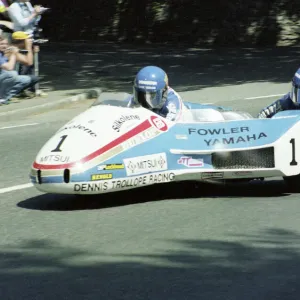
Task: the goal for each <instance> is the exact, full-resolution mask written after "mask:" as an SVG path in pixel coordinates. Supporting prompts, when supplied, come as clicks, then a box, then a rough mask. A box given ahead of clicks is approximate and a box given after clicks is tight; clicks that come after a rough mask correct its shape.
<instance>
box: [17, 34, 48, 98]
mask: <svg viewBox="0 0 300 300" xmlns="http://www.w3.org/2000/svg"><path fill="white" fill-rule="evenodd" d="M12 38H13V39H12V44H13V45H14V46H16V47H17V48H18V49H19V51H18V52H17V53H16V55H17V68H16V69H17V70H18V72H19V75H28V76H30V77H31V78H33V80H34V81H35V82H38V78H37V76H35V75H33V74H34V69H33V68H34V65H33V64H34V54H33V53H37V52H38V51H39V46H37V45H34V46H33V45H32V39H31V38H29V35H28V34H26V33H25V32H15V33H13V35H12ZM21 53H23V54H24V55H23V54H21ZM35 94H36V91H35V86H34V85H33V86H32V87H31V88H30V89H28V91H23V92H22V93H21V94H20V96H21V97H27V98H28V97H29V98H32V97H34V96H35ZM40 95H41V96H46V95H47V94H45V93H43V92H42V91H40Z"/></svg>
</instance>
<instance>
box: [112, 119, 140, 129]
mask: <svg viewBox="0 0 300 300" xmlns="http://www.w3.org/2000/svg"><path fill="white" fill-rule="evenodd" d="M132 120H140V117H139V116H138V115H129V116H124V115H122V116H121V117H120V118H119V119H117V120H115V121H114V122H113V125H112V129H113V130H115V131H117V132H120V129H121V127H122V125H123V124H124V123H125V122H127V121H132Z"/></svg>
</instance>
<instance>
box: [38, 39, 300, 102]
mask: <svg viewBox="0 0 300 300" xmlns="http://www.w3.org/2000/svg"><path fill="white" fill-rule="evenodd" d="M43 51H44V52H43V53H42V55H41V74H42V75H43V77H44V78H43V81H44V82H45V81H46V82H47V83H46V85H47V86H48V85H50V86H52V87H53V88H55V89H56V90H65V89H73V88H74V84H75V85H76V87H77V88H78V89H80V88H91V87H101V88H103V89H104V91H115V92H120V91H122V92H129V93H131V92H132V81H133V79H134V76H135V75H136V73H137V71H138V70H139V69H140V68H142V67H144V66H146V65H158V66H160V67H162V68H164V69H165V70H166V72H167V73H168V75H169V79H170V85H171V86H172V87H173V88H175V89H176V90H178V91H179V92H183V91H193V90H201V89H203V88H206V87H220V86H228V85H239V84H243V83H252V82H254V83H256V82H272V83H287V82H289V81H290V79H291V77H292V75H293V74H294V73H295V71H296V70H297V68H298V65H299V60H298V55H299V48H298V47H283V48H280V47H278V48H255V49H254V48H234V49H232V48H218V49H209V48H207V49H199V48H193V47H192V46H191V47H190V48H189V47H186V46H185V47H178V46H176V47H172V46H168V47H162V46H156V47H151V46H148V47H140V46H139V47H134V46H132V45H131V46H126V45H123V46H122V45H116V44H115V45H114V44H103V45H99V46H98V47H97V46H93V47H92V46H90V47H88V46H85V45H83V46H80V47H77V48H76V47H74V46H72V45H71V44H70V45H59V46H57V45H55V44H54V45H52V46H51V44H50V45H49V47H45V49H44V50H43ZM54 59H55V61H56V63H55V64H53V61H54ZM212 96H214V95H212Z"/></svg>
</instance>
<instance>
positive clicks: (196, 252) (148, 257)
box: [0, 228, 300, 300]
mask: <svg viewBox="0 0 300 300" xmlns="http://www.w3.org/2000/svg"><path fill="white" fill-rule="evenodd" d="M156 242H157V241H156ZM162 242H163V243H164V247H163V248H160V249H157V248H156V249H149V251H145V252H144V253H139V252H136V253H134V252H133V253H131V254H125V253H124V252H122V251H121V250H120V251H117V250H116V251H114V253H111V254H109V253H105V252H104V251H103V250H102V249H101V247H100V248H99V249H97V251H96V252H89V251H86V250H82V249H74V248H69V247H66V246H63V245H60V244H57V243H56V242H55V241H53V240H47V239H45V240H27V241H26V240H25V241H24V242H20V243H17V244H15V245H5V246H2V247H1V249H0V277H1V281H0V289H1V294H2V297H3V299H44V300H48V299H49V300H53V299H72V300H76V299H86V300H91V299H109V300H114V299H128V300H129V299H130V300H135V299H155V300H160V299H161V300H165V299H172V300H177V299H178V300H182V299H201V300H202V299H203V300H204V299H205V300H206V299H207V300H214V299H243V300H250V299H251V300H253V299H257V300H259V299H274V300H275V299H278V300H279V299H280V300H285V299H289V300H292V299H295V300H296V299H299V294H300V285H299V280H298V278H299V276H300V254H299V246H300V243H299V242H300V236H299V233H297V232H292V231H287V230H282V229H280V228H278V229H276V228H273V229H269V230H264V231H260V232H257V233H254V234H253V235H252V236H240V237H233V236H225V237H223V238H222V239H221V238H220V239H219V240H216V239H209V240H206V239H195V240H188V239H183V238H178V239H174V240H167V239H166V240H164V241H162ZM102 251H103V252H102Z"/></svg>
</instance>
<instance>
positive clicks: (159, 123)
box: [150, 116, 168, 131]
mask: <svg viewBox="0 0 300 300" xmlns="http://www.w3.org/2000/svg"><path fill="white" fill-rule="evenodd" d="M150 120H151V123H152V124H153V126H155V127H156V128H157V129H158V130H160V131H167V130H168V125H167V123H166V122H165V121H164V120H163V119H161V118H159V117H156V116H151V117H150Z"/></svg>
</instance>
